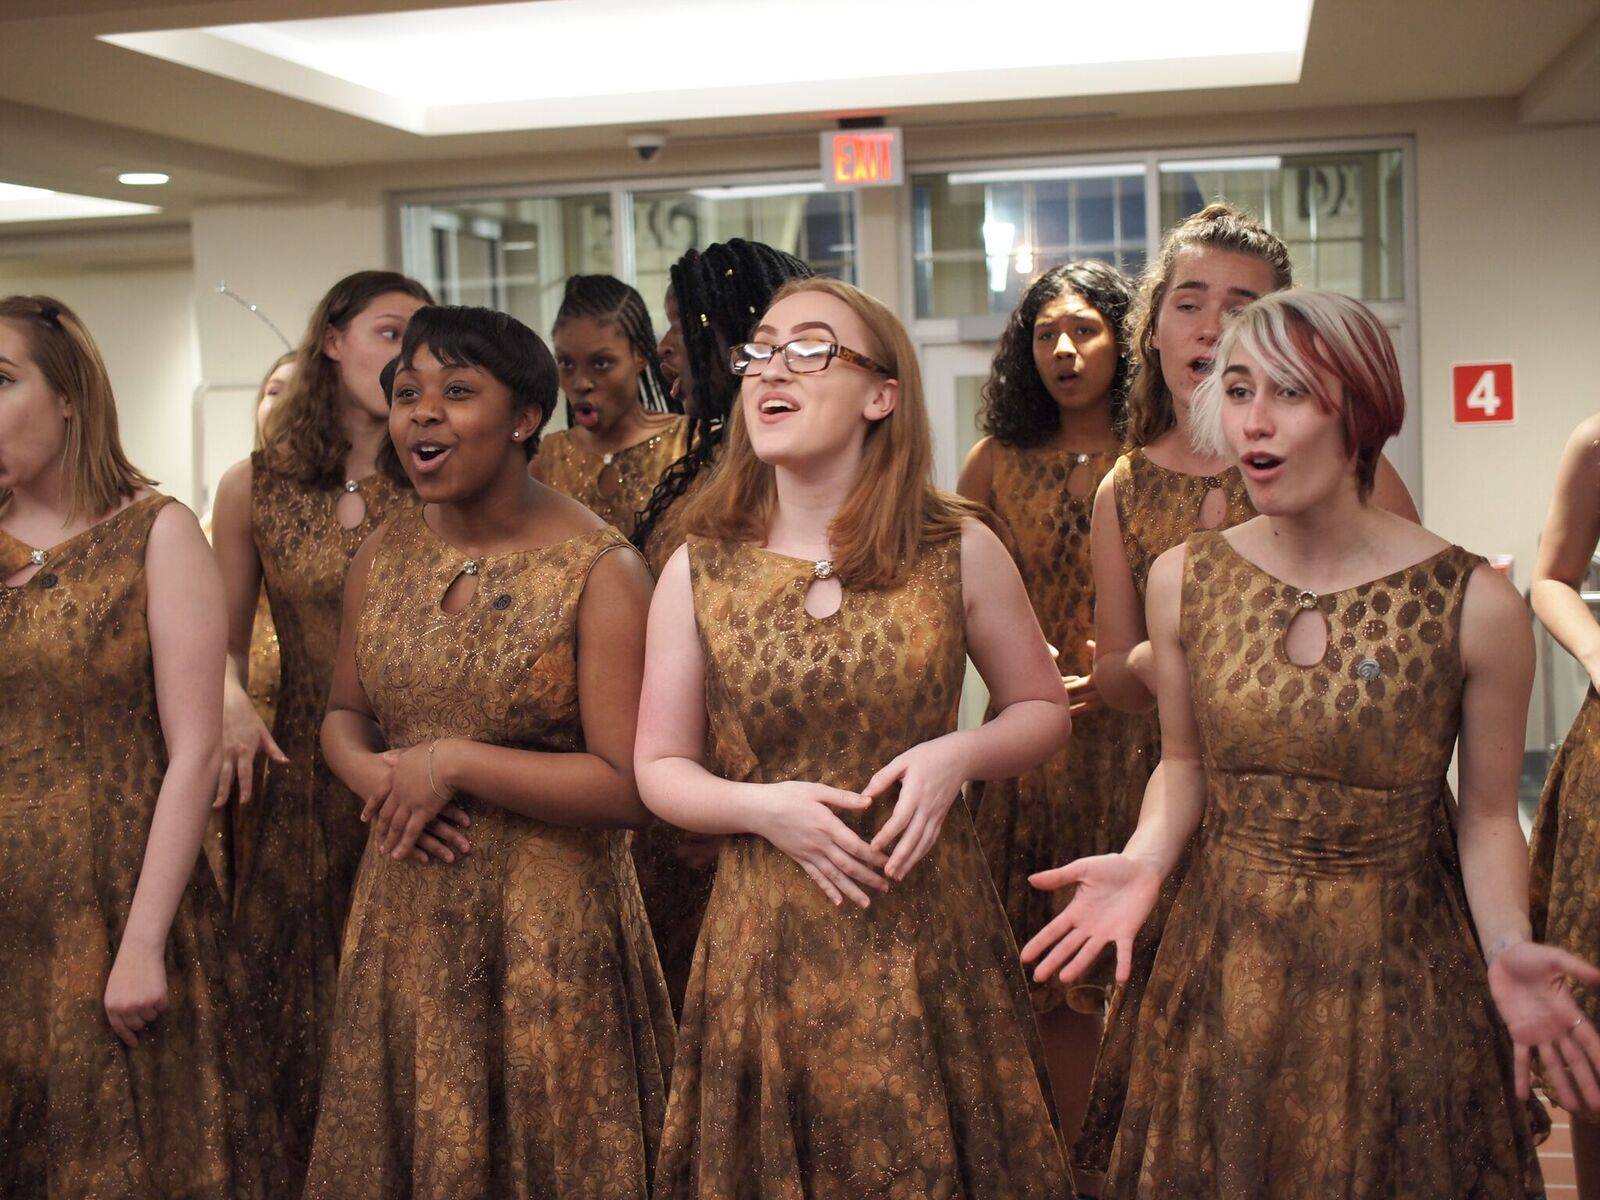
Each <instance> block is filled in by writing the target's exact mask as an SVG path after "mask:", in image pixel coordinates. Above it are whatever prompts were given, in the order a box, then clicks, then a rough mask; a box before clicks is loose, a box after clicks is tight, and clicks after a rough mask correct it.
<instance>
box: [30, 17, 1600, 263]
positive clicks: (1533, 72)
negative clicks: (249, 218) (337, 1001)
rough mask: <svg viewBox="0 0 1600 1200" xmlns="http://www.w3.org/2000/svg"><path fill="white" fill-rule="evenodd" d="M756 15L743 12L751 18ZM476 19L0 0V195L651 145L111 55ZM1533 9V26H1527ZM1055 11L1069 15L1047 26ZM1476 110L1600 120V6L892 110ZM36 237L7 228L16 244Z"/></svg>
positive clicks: (1351, 24) (1332, 24) (749, 118)
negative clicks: (347, 106)
mask: <svg viewBox="0 0 1600 1200" xmlns="http://www.w3.org/2000/svg"><path fill="white" fill-rule="evenodd" d="M479 2H480V3H481V0H479ZM672 3H673V4H674V5H685V4H689V3H691V0H672ZM757 3H758V0H748V4H749V6H750V7H751V8H752V9H754V8H755V6H756V4H757ZM465 4H466V0H270V2H269V0H211V2H208V3H163V2H162V0H0V46H3V47H4V62H5V70H4V71H3V72H0V181H3V182H7V183H13V184H23V185H31V186H35V187H46V188H54V189H56V190H60V191H69V192H77V193H82V194H86V195H93V196H103V197H107V198H112V199H122V200H135V201H144V202H147V203H149V202H153V203H159V204H161V205H162V206H163V208H164V210H165V211H164V213H163V214H160V215H158V216H153V217H136V218H119V219H118V220H120V221H122V222H124V223H129V224H132V225H137V224H138V223H141V222H143V223H146V224H155V223H159V222H162V221H165V222H167V223H169V224H170V223H171V222H173V221H175V220H182V219H183V218H184V217H185V216H186V214H187V211H188V209H189V208H190V207H191V206H192V205H194V204H197V203H204V202H210V201H218V200H222V199H247V198H253V197H267V196H286V195H293V194H295V193H298V192H301V191H304V190H305V189H307V188H308V187H309V186H310V185H311V183H312V182H313V180H315V179H318V178H321V177H324V176H326V175H328V174H329V173H330V172H338V171H340V170H343V169H347V168H370V167H374V166H378V165H381V164H391V163H421V162H435V163H441V162H447V161H448V160H450V159H473V160H483V159H486V158H496V157H510V156H516V157H519V158H526V157H528V156H530V155H541V154H554V153H574V152H580V151H592V150H596V149H600V148H607V149H609V148H615V147H619V146H621V145H622V144H623V143H624V141H625V139H626V136H627V133H628V132H629V131H630V130H632V129H638V128H641V125H640V123H638V122H632V123H606V124H587V125H582V126H577V127H571V128H556V129H549V128H546V129H533V130H528V129H519V130H506V131H500V132H490V133H463V134H444V135H440V134H434V135H424V134H419V133H415V132H410V131H408V130H406V129H402V128H396V127H394V126H393V125H390V124H385V123H383V122H381V121H377V120H369V119H363V118H362V117H358V116H354V115H351V114H349V113H347V112H340V111H336V110H334V109H330V108H327V107H323V106H320V105H317V104H313V103H310V102H308V101H306V100H304V99H300V98H296V97H294V96H290V95H284V94H279V93H278V92H275V91H270V90H265V89H262V88H258V87H252V86H249V85H246V84H243V83H238V82H235V81H233V80H230V79H226V78H223V77H221V76H218V75H214V74H209V73H206V72H203V71H200V70H196V69H194V68H192V67H188V66H182V65H179V64H177V63H174V62H169V61H164V60H162V59H159V58H154V57H150V56H149V55H146V54H141V53H138V52H135V51H132V50H129V49H124V48H122V47H119V46H115V45H111V44H108V43H107V42H104V41H101V40H98V39H99V38H100V37H101V35H107V34H124V33H130V32H138V31H157V30H172V29H187V28H196V27H203V26H215V25H230V24H239V23H249V22H264V21H284V20H295V19H306V18H315V17H326V16H357V15H363V14H373V13H386V12H397V11H401V10H418V9H442V8H452V7H464V6H465ZM1535 8H1536V10H1537V13H1538V19H1537V20H1533V19H1530V17H1529V13H1530V11H1531V10H1534V9H1535ZM756 11H759V10H758V9H757V10H756ZM1037 11H1038V12H1039V13H1041V14H1044V15H1045V16H1046V17H1048V19H1049V20H1051V21H1052V22H1053V24H1052V25H1051V27H1050V33H1051V35H1052V36H1060V37H1063V38H1070V37H1072V36H1073V33H1074V17H1073V13H1072V6H1070V5H1059V6H1044V7H1040V8H1039V9H1038V10H1037ZM1052 12H1055V13H1059V15H1058V16H1048V14H1050V13H1052ZM1041 19H1045V17H1041ZM1021 32H1023V33H1024V34H1027V33H1028V32H1029V31H1027V30H1023V31H1021ZM705 44H706V46H707V48H708V49H707V54H706V57H705V59H704V60H703V61H696V60H695V59H693V58H692V57H691V58H688V59H686V61H684V62H682V63H681V72H682V74H683V75H684V76H685V77H686V78H693V77H694V76H695V75H696V74H697V73H700V72H705V71H707V70H715V69H716V63H717V59H718V57H719V56H723V55H726V54H727V53H729V50H728V47H727V43H726V40H725V39H723V38H720V37H719V36H718V31H717V30H715V29H712V30H708V31H707V34H706V37H705ZM573 53H581V54H591V55H592V56H593V59H594V62H593V68H594V70H596V71H600V72H603V71H605V70H607V66H608V64H607V51H606V46H605V44H604V43H603V42H601V43H599V44H595V43H593V42H592V41H587V40H586V42H585V44H583V45H581V46H578V47H576V48H575V49H574V50H573ZM439 69H440V70H441V71H451V70H460V71H465V72H470V71H471V70H472V69H473V63H472V62H470V61H469V62H460V61H445V62H441V63H440V65H439ZM529 69H530V70H536V69H537V64H536V63H532V64H530V65H529ZM1478 97H1502V98H1515V99H1517V100H1518V102H1519V105H1520V112H1521V114H1522V117H1523V119H1525V120H1528V121H1557V122H1566V121H1596V120H1600V0H1539V2H1538V4H1537V5H1536V6H1533V5H1527V4H1518V3H1511V4H1508V3H1505V0H1316V3H1315V6H1314V9H1313V11H1312V16H1311V24H1310V32H1309V35H1308V37H1307V42H1306V47H1305V55H1304V62H1303V66H1302V69H1301V74H1300V79H1299V82H1297V83H1289V84H1274V85H1267V86H1256V87H1249V88H1237V87H1220V88H1218V87H1212V88H1206V89H1203V90H1193V89H1191V90H1162V91H1154V90H1150V91H1137V92H1131V93H1130V92H1120V93H1115V92H1112V93H1106V92H1102V93H1101V94H1097V95H1089V96H1071V97H1059V96H1058V97H1036V98H1032V99H1024V100H1018V99H1005V100H989V101H982V100H974V101H971V102H967V103H927V102H921V103H915V104H911V105H908V106H904V107H900V108H892V109H882V108H880V109H878V110H877V111H882V112H884V113H885V114H886V115H888V116H889V117H890V118H891V120H892V122H893V123H895V124H898V125H901V126H905V127H908V128H915V127H916V126H919V125H923V126H926V125H948V124H951V123H955V122H991V121H1005V120H1011V119H1017V118H1023V117H1026V118H1029V119H1039V118H1045V117H1071V116H1075V115H1082V114H1087V113H1093V114H1095V115H1096V116H1100V117H1105V116H1111V115H1114V116H1116V117H1119V118H1135V117H1162V116H1168V115H1188V114H1192V113H1194V112H1195V111H1196V109H1198V108H1202V107H1203V108H1204V109H1206V110H1208V111H1212V112H1218V113H1222V112H1252V111H1262V110H1282V109H1305V108H1323V107H1348V106H1355V105H1371V104H1389V103H1403V102H1413V101H1434V100H1447V99H1462V98H1478ZM841 115H847V114H844V113H841V112H840V111H839V110H838V109H831V108H827V107H817V108H811V109H807V110H805V111H792V112H769V113H767V114H765V115H745V114H729V115H726V116H705V117H699V118H694V119H687V118H686V119H673V120H668V121H661V122H652V123H651V127H654V128H662V129H665V130H666V131H667V132H668V133H670V134H671V136H672V138H673V139H674V141H679V140H682V141H694V140H698V139H710V138H733V137H751V136H760V135H766V134H782V133H794V132H798V131H805V130H814V129H820V128H824V127H827V126H828V125H830V124H831V123H832V121H833V120H834V119H835V118H837V117H839V116H841ZM128 170H159V171H164V172H167V173H168V174H170V175H171V177H172V181H171V183H170V184H168V185H167V186H166V187H163V188H159V189H138V188H130V187H124V186H122V185H120V184H118V183H117V181H116V174H117V173H118V172H120V171H128ZM152 192H158V193H159V197H154V196H152V194H151V193H152ZM97 224H98V222H97ZM37 229H38V227H17V226H11V227H8V230H9V231H11V232H15V233H24V232H34V231H37Z"/></svg>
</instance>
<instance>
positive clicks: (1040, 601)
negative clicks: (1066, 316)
mask: <svg viewBox="0 0 1600 1200" xmlns="http://www.w3.org/2000/svg"><path fill="white" fill-rule="evenodd" d="M992 444H993V447H994V456H995V458H994V497H995V506H994V507H995V511H996V512H997V513H998V514H999V515H1000V517H1001V519H1002V520H1004V521H1005V523H1006V525H1007V527H1008V528H1009V529H1010V530H1011V534H1012V538H1013V540H1014V541H1015V543H1016V548H1017V567H1018V569H1019V570H1020V571H1021V573H1022V581H1023V583H1024V584H1026V585H1027V589H1028V599H1029V600H1030V601H1031V602H1032V603H1033V611H1034V614H1035V615H1036V616H1037V617H1038V618H1039V625H1040V627H1041V628H1042V629H1043V630H1044V636H1045V639H1046V640H1047V641H1049V643H1050V644H1051V645H1052V646H1054V647H1055V648H1056V650H1057V651H1058V655H1057V659H1056V661H1057V663H1058V664H1059V666H1060V668H1061V672H1062V674H1064V675H1087V674H1089V672H1090V671H1091V670H1092V669H1093V666H1094V662H1093V659H1094V656H1093V654H1092V653H1091V652H1090V650H1089V646H1088V641H1089V639H1090V638H1092V637H1094V577H1093V575H1092V573H1091V571H1090V566H1089V517H1090V513H1091V511H1092V510H1093V507H1094V491H1095V488H1096V487H1098V486H1099V483H1100V480H1101V478H1102V477H1103V476H1104V475H1105V473H1106V472H1107V471H1109V470H1110V469H1111V467H1112V465H1113V464H1114V463H1115V462H1116V460H1117V452H1116V451H1114V450H1111V451H1105V452H1102V453H1099V454H1077V453H1075V452H1073V451H1070V450H1060V449H1055V448H1052V447H1030V448H1022V447H1016V446H1008V445H1006V444H1005V443H1003V442H999V441H996V442H994V443H992ZM1079 468H1082V469H1083V474H1084V475H1085V480H1084V487H1083V488H1082V489H1080V491H1081V495H1079V496H1074V495H1073V494H1072V493H1071V492H1070V491H1068V488H1067V482H1068V480H1069V478H1070V477H1071V476H1072V474H1073V472H1075V471H1078V470H1079ZM1144 729H1145V723H1144V721H1143V720H1142V719H1141V718H1139V717H1135V716H1130V715H1128V714H1127V713H1119V712H1116V711H1114V710H1112V709H1100V710H1099V711H1097V712H1091V713H1086V714H1084V715H1082V716H1079V717H1076V718H1074V719H1073V724H1072V739H1071V741H1070V743H1069V744H1068V745H1067V746H1065V747H1063V748H1062V750H1061V751H1060V752H1058V753H1057V754H1056V755H1054V756H1053V757H1052V758H1050V759H1049V760H1047V761H1046V762H1045V763H1044V764H1043V765H1042V766H1040V767H1038V768H1037V769H1035V770H1033V771H1030V772H1029V773H1028V774H1026V775H1024V776H1022V777H1021V778H1020V779H1005V780H997V781H993V782H989V783H984V784H980V785H978V786H977V787H976V788H974V795H975V796H976V798H977V811H976V812H975V813H974V815H973V819H974V820H975V822H976V823H977V829H978V841H979V842H981V843H982V844H983V848H984V853H985V855H986V856H987V858H988V860H989V873H990V874H991V875H993V876H994V882H995V887H996V888H997V889H998V890H999V892H1000V900H1001V902H1002V903H1003V904H1004V905H1005V908H1006V915H1007V917H1009V918H1010V921H1011V932H1012V934H1013V935H1014V936H1015V937H1016V939H1017V942H1018V943H1019V944H1020V943H1023V942H1026V941H1027V940H1028V939H1029V938H1031V937H1032V936H1033V935H1034V934H1036V933H1038V932H1039V930H1040V929H1041V928H1043V927H1044V926H1045V924H1046V923H1048V922H1049V920H1050V918H1052V917H1053V916H1055V914H1056V913H1058V912H1059V911H1061V909H1062V908H1063V907H1065V905H1066V901H1067V899H1068V896H1067V894H1066V893H1061V892H1042V891H1040V890H1039V889H1038V888H1036V887H1033V886H1031V885H1030V884H1029V883H1028V876H1029V875H1031V874H1033V873H1034V872H1035V871H1043V870H1045V869H1047V868H1049V867H1057V866H1060V865H1061V864H1062V863H1068V862H1072V861H1073V860H1074V859H1077V858H1084V857H1087V856H1088V855H1091V854H1109V853H1112V852H1114V851H1117V850H1121V849H1122V847H1123V845H1124V844H1125V843H1126V842H1127V840H1128V837H1129V835H1130V834H1132V832H1133V826H1134V822H1135V819H1136V818H1137V817H1138V813H1139V801H1140V797H1141V792H1142V788H1143V781H1142V780H1140V779H1135V778H1133V777H1132V775H1131V773H1130V772H1129V770H1128V760H1129V757H1130V752H1131V751H1133V750H1134V749H1135V744H1134V742H1133V739H1134V737H1135V736H1136V735H1142V734H1143V733H1144ZM1141 745H1142V744H1141ZM1130 787H1133V788H1137V789H1139V790H1136V791H1132V792H1130V791H1129V788H1130ZM1110 974H1111V973H1110V970H1109V967H1107V968H1106V969H1105V970H1104V971H1102V972H1101V973H1100V974H1098V975H1097V976H1095V977H1093V978H1092V979H1091V980H1090V981H1089V982H1087V983H1084V984H1080V985H1078V986H1075V987H1074V988H1073V989H1071V991H1070V992H1068V991H1066V990H1064V989H1063V988H1061V987H1059V986H1057V985H1054V984H1049V983H1047V984H1034V985H1033V986H1032V992H1033V1002H1034V1007H1035V1008H1036V1009H1037V1010H1039V1011H1040V1012H1044V1011H1048V1010H1049V1009H1052V1008H1054V1007H1056V1006H1057V1005H1058V1004H1060V1003H1061V1002H1062V1000H1063V999H1065V1000H1067V1002H1068V1003H1070V1004H1071V1005H1072V1007H1074V1008H1076V1009H1078V1010H1080V1011H1083V1012H1099V1011H1100V1009H1101V1007H1102V1006H1103V1005H1104V1002H1105V991H1106V986H1107V984H1108V983H1109V982H1110Z"/></svg>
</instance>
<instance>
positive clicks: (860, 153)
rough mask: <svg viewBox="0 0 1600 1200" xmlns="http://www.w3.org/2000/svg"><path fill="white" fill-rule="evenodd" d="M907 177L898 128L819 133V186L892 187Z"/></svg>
mask: <svg viewBox="0 0 1600 1200" xmlns="http://www.w3.org/2000/svg"><path fill="white" fill-rule="evenodd" d="M905 179H906V168H905V157H904V152H903V149H902V146H901V143H900V131H899V130H898V129H829V130H824V131H823V134H822V186H823V187H825V188H827V189H828V190H829V191H843V190H844V189H846V188H861V187H895V186H896V185H898V184H902V183H904V182H905Z"/></svg>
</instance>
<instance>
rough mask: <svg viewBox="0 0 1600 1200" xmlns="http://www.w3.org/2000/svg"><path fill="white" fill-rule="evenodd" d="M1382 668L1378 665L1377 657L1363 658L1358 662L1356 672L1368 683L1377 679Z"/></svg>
mask: <svg viewBox="0 0 1600 1200" xmlns="http://www.w3.org/2000/svg"><path fill="white" fill-rule="evenodd" d="M1382 670H1383V668H1382V667H1380V666H1379V665H1378V660H1377V659H1375V658H1363V659H1362V660H1361V661H1360V662H1358V663H1357V664H1356V674H1357V675H1359V676H1360V677H1361V678H1362V679H1365V680H1366V681H1367V682H1368V683H1371V682H1372V681H1373V680H1374V679H1376V678H1377V677H1378V675H1379V673H1380V672H1382Z"/></svg>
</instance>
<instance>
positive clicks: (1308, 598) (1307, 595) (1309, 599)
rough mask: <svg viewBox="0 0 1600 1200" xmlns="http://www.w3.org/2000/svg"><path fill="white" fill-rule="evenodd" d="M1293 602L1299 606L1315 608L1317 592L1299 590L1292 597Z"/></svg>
mask: <svg viewBox="0 0 1600 1200" xmlns="http://www.w3.org/2000/svg"><path fill="white" fill-rule="evenodd" d="M1294 602H1295V603H1296V604H1298V605H1299V606H1300V607H1301V608H1315V607H1316V606H1317V594H1316V593H1315V592H1301V593H1300V594H1299V595H1298V596H1296V597H1295V598H1294Z"/></svg>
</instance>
